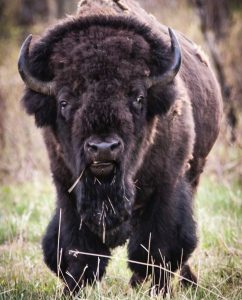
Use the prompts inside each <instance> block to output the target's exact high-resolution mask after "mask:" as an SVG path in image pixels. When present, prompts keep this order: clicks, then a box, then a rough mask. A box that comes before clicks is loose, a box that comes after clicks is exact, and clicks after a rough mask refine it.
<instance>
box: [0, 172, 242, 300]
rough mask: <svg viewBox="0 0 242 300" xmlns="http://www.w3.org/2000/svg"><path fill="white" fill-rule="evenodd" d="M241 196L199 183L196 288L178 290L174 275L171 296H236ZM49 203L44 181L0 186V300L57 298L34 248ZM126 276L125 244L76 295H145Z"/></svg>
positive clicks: (234, 299) (241, 252)
mask: <svg viewBox="0 0 242 300" xmlns="http://www.w3.org/2000/svg"><path fill="white" fill-rule="evenodd" d="M204 177H206V176H204ZM241 199H242V192H241V190H240V189H239V187H236V186H234V187H224V186H221V185H219V184H218V183H217V182H216V181H213V179H212V178H205V179H204V180H203V181H202V183H201V186H200V188H199V191H198V195H197V197H196V204H195V211H196V219H197V221H198V224H199V226H198V231H199V240H200V243H199V247H198V249H197V250H196V252H195V253H194V255H193V257H192V259H191V264H192V266H193V268H194V269H195V271H196V272H197V274H198V277H199V286H198V287H196V288H194V289H191V288H189V289H184V288H181V287H180V285H179V282H178V278H177V277H176V276H175V279H174V280H173V290H172V293H171V295H170V298H171V299H228V300H239V299H242V288H241V287H242V274H241V271H242V236H241V228H242V200H241ZM54 202H55V194H54V190H53V186H52V185H51V183H50V182H47V181H46V179H42V180H37V179H36V180H33V181H32V182H28V183H22V184H18V185H11V186H3V187H1V189H0V299H60V298H61V295H62V288H63V285H62V283H61V282H60V281H59V280H58V278H56V277H55V276H54V275H52V273H51V272H50V271H49V270H48V269H47V267H46V266H45V265H44V263H43V260H42V253H41V247H40V241H41V236H42V235H43V232H44V230H45V227H46V225H47V223H48V220H49V219H50V216H51V213H52V210H53V207H54ZM130 275H131V272H130V271H129V270H128V268H127V263H126V248H125V247H120V248H117V249H116V250H115V251H114V252H113V258H112V260H111V262H110V263H109V266H108V269H107V272H106V275H105V277H104V279H103V280H102V282H101V283H98V284H96V286H95V287H88V288H86V289H85V290H84V291H82V292H81V293H80V294H79V295H78V298H76V299H137V300H138V299H149V292H148V287H149V284H145V285H144V286H142V287H140V288H138V289H136V290H132V289H131V288H130V287H129V285H128V281H129V277H130ZM63 297H64V296H63Z"/></svg>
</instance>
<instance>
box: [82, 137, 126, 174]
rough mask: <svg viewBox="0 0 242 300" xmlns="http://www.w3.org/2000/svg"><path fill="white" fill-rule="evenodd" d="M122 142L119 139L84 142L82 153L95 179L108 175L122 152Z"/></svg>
mask: <svg viewBox="0 0 242 300" xmlns="http://www.w3.org/2000/svg"><path fill="white" fill-rule="evenodd" d="M123 149H124V146H123V142H122V140H121V139H119V138H116V137H115V138H113V137H112V138H111V137H108V138H105V139H101V138H96V137H93V138H90V139H89V140H87V141H86V142H85V145H84V151H85V154H86V157H87V158H88V160H89V161H90V162H91V165H90V170H91V172H92V173H93V174H94V175H95V176H97V177H103V176H107V175H110V174H111V173H112V172H113V171H114V168H115V163H116V162H117V160H119V158H120V155H121V153H122V152H123Z"/></svg>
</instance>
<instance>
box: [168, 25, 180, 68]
mask: <svg viewBox="0 0 242 300" xmlns="http://www.w3.org/2000/svg"><path fill="white" fill-rule="evenodd" d="M168 31H169V36H170V39H171V47H172V50H173V51H174V54H175V59H176V64H175V65H176V67H175V69H176V70H179V69H180V66H181V61H182V55H181V47H180V43H179V41H178V38H177V35H176V33H175V31H174V30H173V29H171V28H170V27H168Z"/></svg>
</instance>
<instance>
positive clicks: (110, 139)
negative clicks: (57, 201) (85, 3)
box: [19, 17, 181, 235]
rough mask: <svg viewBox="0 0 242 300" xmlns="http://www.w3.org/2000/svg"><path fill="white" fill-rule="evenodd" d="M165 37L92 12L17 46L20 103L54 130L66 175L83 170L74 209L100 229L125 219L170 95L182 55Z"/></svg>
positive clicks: (173, 40)
mask: <svg viewBox="0 0 242 300" xmlns="http://www.w3.org/2000/svg"><path fill="white" fill-rule="evenodd" d="M169 35H170V40H171V42H170V41H169V40H167V41H168V42H167V41H164V40H163V39H162V38H161V37H159V36H156V35H154V34H153V33H152V31H151V29H150V28H148V27H147V26H144V25H143V24H140V23H138V22H137V21H134V20H131V19H127V18H121V17H108V18H107V17H89V18H81V19H77V20H71V21H68V22H66V23H64V24H61V25H59V26H57V27H56V28H54V29H53V30H52V31H50V32H49V33H48V34H47V35H46V36H45V37H44V38H42V39H41V40H40V41H39V42H38V43H36V44H35V46H34V48H33V50H32V51H31V53H29V46H30V42H31V36H30V37H28V38H27V39H26V41H25V42H24V44H23V46H22V49H21V53H20V58H19V72H20V75H21V77H22V79H23V80H24V81H25V83H26V85H27V87H28V90H27V92H26V94H25V96H24V98H23V101H24V105H25V107H26V109H27V111H28V112H29V113H31V114H35V119H36V123H37V125H38V126H49V128H50V130H52V132H53V134H54V135H55V137H56V141H57V143H58V144H59V146H60V148H61V150H62V152H63V156H64V162H65V167H68V168H69V170H70V172H71V174H72V176H73V178H70V179H71V180H74V178H77V177H78V176H79V175H80V173H82V172H84V173H83V176H82V179H81V180H80V182H79V184H78V185H77V186H76V188H75V190H74V193H76V199H77V207H78V209H79V212H80V215H81V217H82V219H83V221H84V222H85V223H86V224H87V225H88V226H89V228H90V229H91V230H92V231H94V232H96V233H98V234H99V235H103V233H104V230H105V231H106V232H107V233H108V232H109V230H112V229H113V228H117V227H119V225H120V224H121V223H123V222H124V221H125V220H127V219H128V218H129V215H130V214H131V211H132V201H133V198H134V193H135V189H134V183H133V182H134V178H135V174H136V172H137V170H138V169H139V167H140V165H141V163H142V160H143V159H144V156H145V154H146V152H147V150H148V148H149V147H150V145H151V143H152V138H153V135H154V132H155V129H156V128H155V127H156V125H157V124H156V123H157V120H156V118H157V117H156V116H157V115H162V114H165V113H166V112H167V111H168V110H169V108H170V106H171V104H172V103H173V101H174V99H175V93H174V90H175V89H174V87H173V79H174V77H175V76H176V74H177V72H178V70H179V67H180V63H181V54H180V48H179V45H178V42H177V39H176V37H175V35H174V33H173V32H172V31H171V30H169ZM70 183H71V181H70Z"/></svg>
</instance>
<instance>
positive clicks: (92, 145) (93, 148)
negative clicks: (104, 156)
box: [87, 143, 98, 152]
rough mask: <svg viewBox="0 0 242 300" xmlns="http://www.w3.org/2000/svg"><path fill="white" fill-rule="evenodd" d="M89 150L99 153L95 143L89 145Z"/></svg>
mask: <svg viewBox="0 0 242 300" xmlns="http://www.w3.org/2000/svg"><path fill="white" fill-rule="evenodd" d="M87 149H88V150H89V151H91V152H97V151H98V144H95V143H88V144H87Z"/></svg>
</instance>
